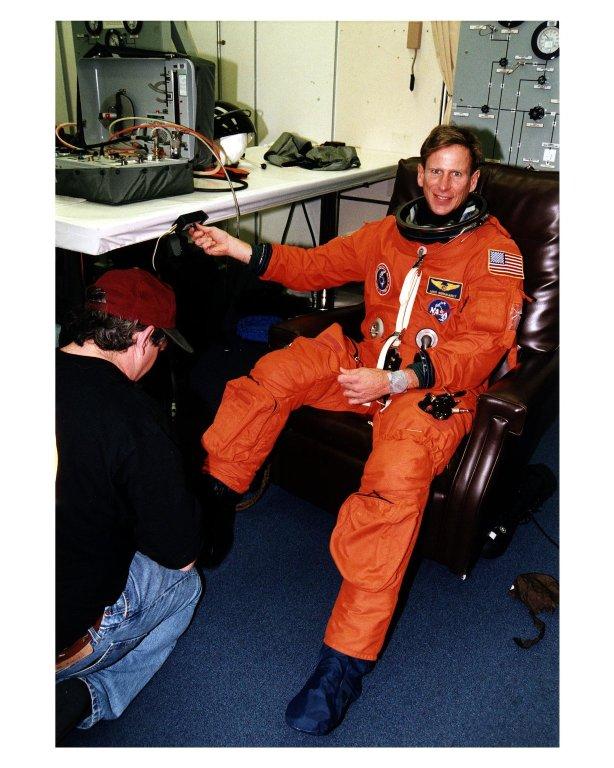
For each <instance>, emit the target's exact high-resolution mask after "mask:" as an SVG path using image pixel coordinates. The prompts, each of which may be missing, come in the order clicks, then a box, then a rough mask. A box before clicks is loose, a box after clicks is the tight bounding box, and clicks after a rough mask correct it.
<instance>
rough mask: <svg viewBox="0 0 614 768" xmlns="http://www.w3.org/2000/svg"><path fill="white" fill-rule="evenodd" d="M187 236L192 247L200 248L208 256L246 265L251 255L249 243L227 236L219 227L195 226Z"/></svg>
mask: <svg viewBox="0 0 614 768" xmlns="http://www.w3.org/2000/svg"><path fill="white" fill-rule="evenodd" d="M189 235H190V237H191V238H192V242H193V243H194V245H197V246H198V247H199V248H202V249H203V251H204V252H205V253H207V254H209V256H230V257H231V258H233V259H237V261H242V262H243V263H244V264H247V263H248V262H249V260H250V257H251V255H252V247H251V245H249V243H246V242H244V241H243V240H239V239H238V238H237V237H233V236H232V235H229V234H228V232H225V231H224V230H223V229H219V227H207V226H205V225H204V224H195V225H194V226H193V227H192V228H191V229H190V230H189Z"/></svg>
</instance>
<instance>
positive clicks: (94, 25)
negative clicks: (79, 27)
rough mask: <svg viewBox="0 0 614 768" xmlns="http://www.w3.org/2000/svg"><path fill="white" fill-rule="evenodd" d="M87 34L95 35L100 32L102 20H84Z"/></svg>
mask: <svg viewBox="0 0 614 768" xmlns="http://www.w3.org/2000/svg"><path fill="white" fill-rule="evenodd" d="M83 23H84V24H85V28H86V29H87V33H88V35H94V36H97V35H99V34H100V33H101V32H102V21H84V22H83Z"/></svg>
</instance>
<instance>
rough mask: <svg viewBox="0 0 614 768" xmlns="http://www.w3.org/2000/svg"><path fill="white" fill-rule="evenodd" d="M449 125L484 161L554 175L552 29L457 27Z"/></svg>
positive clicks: (555, 42) (540, 25)
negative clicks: (461, 129)
mask: <svg viewBox="0 0 614 768" xmlns="http://www.w3.org/2000/svg"><path fill="white" fill-rule="evenodd" d="M450 122H451V123H452V125H458V126H468V127H470V128H472V129H473V130H474V131H475V132H476V133H477V134H478V136H479V138H480V140H481V142H482V148H483V150H484V155H485V157H486V158H487V159H488V160H495V161H499V162H501V163H505V164H507V165H517V166H521V167H524V168H528V167H531V168H534V169H535V170H540V169H544V170H554V171H558V170H559V151H560V142H559V123H560V108H559V22H558V21H468V22H462V23H461V30H460V38H459V47H458V56H457V61H456V74H455V81H454V93H453V96H452V112H451V117H450Z"/></svg>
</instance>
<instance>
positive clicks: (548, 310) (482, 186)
mask: <svg viewBox="0 0 614 768" xmlns="http://www.w3.org/2000/svg"><path fill="white" fill-rule="evenodd" d="M419 162H420V158H418V157H410V158H408V159H406V160H400V161H399V167H398V169H397V175H396V179H395V183H394V190H393V192H392V197H391V198H390V204H389V206H388V212H389V213H394V211H396V209H397V208H398V207H399V206H400V205H402V204H403V203H406V202H407V201H408V200H413V199H414V198H416V197H418V196H420V195H421V194H422V189H421V188H420V187H419V186H418V182H417V169H418V163H419ZM476 191H477V192H479V194H481V195H483V196H484V197H485V198H486V200H487V201H488V210H489V212H490V213H492V214H493V216H496V217H497V219H499V221H500V222H501V224H503V226H504V227H505V228H506V229H507V230H508V232H509V233H510V234H511V236H512V238H513V239H514V241H515V242H516V244H517V245H518V247H519V248H520V251H521V253H522V256H523V262H524V273H525V280H524V290H525V293H526V295H527V296H528V297H529V299H530V300H529V301H526V302H525V306H524V309H523V313H522V320H521V321H520V325H519V327H518V335H517V339H518V344H519V345H520V346H521V347H523V348H526V349H531V350H534V351H536V352H549V351H552V350H554V349H557V348H558V345H559V174H558V173H557V172H555V171H532V170H530V169H527V168H517V167H515V166H511V165H501V164H499V163H484V165H483V166H482V168H481V171H480V180H479V182H478V186H477V190H476Z"/></svg>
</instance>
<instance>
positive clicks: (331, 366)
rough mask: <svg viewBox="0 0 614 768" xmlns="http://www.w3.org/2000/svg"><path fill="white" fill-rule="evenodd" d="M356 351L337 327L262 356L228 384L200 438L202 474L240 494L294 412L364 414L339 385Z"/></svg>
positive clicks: (350, 366)
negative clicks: (304, 408) (319, 410)
mask: <svg viewBox="0 0 614 768" xmlns="http://www.w3.org/2000/svg"><path fill="white" fill-rule="evenodd" d="M354 350H355V347H354V345H353V343H352V342H351V341H350V340H349V339H346V338H345V337H344V335H343V332H342V330H341V327H340V326H339V325H338V324H337V323H335V324H334V325H332V326H330V327H329V328H327V329H326V330H325V331H323V332H322V333H321V334H320V335H319V336H316V337H315V338H313V339H309V338H304V337H299V338H298V339H296V340H295V341H293V342H292V344H291V345H290V346H289V347H286V348H285V349H280V350H276V351H274V352H270V353H269V354H267V355H264V356H263V357H262V358H261V359H260V360H259V361H258V362H257V363H256V365H255V366H254V368H253V369H252V371H251V372H250V374H249V375H248V376H243V377H241V378H239V379H234V380H232V381H230V382H228V384H227V385H226V388H225V390H224V395H223V398H222V402H221V404H220V407H219V409H218V411H217V414H216V416H215V420H214V422H213V424H212V425H211V426H210V427H209V429H208V430H207V431H206V432H205V433H204V435H203V437H202V444H203V447H204V448H205V451H206V454H207V455H206V458H205V463H204V466H203V469H204V471H205V472H208V473H210V474H211V475H213V476H214V477H216V478H217V479H218V480H221V481H222V482H223V483H225V484H226V485H227V486H228V487H229V488H232V489H233V490H234V491H237V492H239V493H244V492H245V491H247V489H248V488H249V486H250V484H251V482H252V480H253V478H254V475H255V474H256V472H257V471H258V469H259V467H260V466H261V465H262V463H263V462H264V461H265V459H266V458H267V456H268V455H269V453H270V452H271V449H272V448H273V445H274V444H275V441H276V440H277V437H278V436H279V433H280V432H281V430H282V429H283V427H284V425H285V423H286V421H287V419H288V416H289V415H290V413H291V412H292V411H293V410H294V409H296V408H298V407H300V406H301V405H311V406H314V407H317V408H323V409H325V410H335V411H340V410H345V411H352V410H354V411H357V412H365V410H366V409H365V408H363V407H358V406H351V405H349V404H348V402H347V400H346V398H344V397H343V395H342V393H341V387H340V385H339V383H338V381H337V376H338V375H339V367H340V366H343V367H347V368H352V367H356V365H357V363H356V361H355V359H354Z"/></svg>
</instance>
